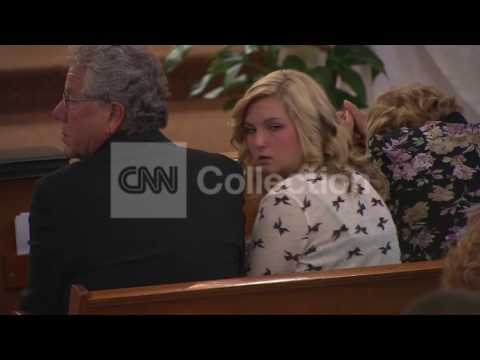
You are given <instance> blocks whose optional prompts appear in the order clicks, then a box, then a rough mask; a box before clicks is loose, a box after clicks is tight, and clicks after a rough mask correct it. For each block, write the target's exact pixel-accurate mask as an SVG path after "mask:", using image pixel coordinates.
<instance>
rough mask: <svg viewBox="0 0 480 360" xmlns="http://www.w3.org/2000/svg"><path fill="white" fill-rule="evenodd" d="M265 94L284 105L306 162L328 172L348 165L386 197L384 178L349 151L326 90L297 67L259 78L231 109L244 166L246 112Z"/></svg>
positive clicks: (248, 161)
mask: <svg viewBox="0 0 480 360" xmlns="http://www.w3.org/2000/svg"><path fill="white" fill-rule="evenodd" d="M266 97H276V98H277V99H279V100H280V101H281V102H282V103H283V104H284V105H285V108H286V110H287V114H288V116H289V118H290V119H291V120H292V121H293V123H294V126H295V128H296V130H297V133H298V136H299V139H300V144H301V147H302V151H303V158H304V163H305V164H306V165H310V166H312V167H314V168H316V169H320V168H322V167H325V168H326V171H327V173H330V174H336V173H344V174H346V173H348V171H347V170H346V167H347V166H351V167H352V168H353V169H355V170H358V171H359V172H361V173H362V174H364V175H366V176H367V177H368V178H369V181H370V183H371V184H372V186H373V187H374V188H375V189H376V190H377V191H378V193H379V194H380V195H381V196H383V197H384V198H385V199H386V198H388V182H387V180H386V178H385V177H384V176H383V174H381V173H380V172H379V171H378V170H377V169H376V168H375V167H374V166H373V165H372V164H371V163H370V161H369V160H368V159H367V157H366V156H359V155H357V154H356V153H355V152H353V151H352V144H351V139H350V136H349V135H348V132H347V131H346V129H345V128H344V127H343V126H340V125H339V124H338V123H337V118H336V111H335V108H334V107H333V105H332V103H331V102H330V100H329V98H328V97H327V95H326V93H325V91H324V90H323V89H322V88H321V87H320V85H318V83H317V82H316V81H315V80H313V79H312V78H311V77H310V76H308V75H307V74H305V73H302V72H300V71H296V70H277V71H274V72H272V73H270V74H268V75H266V76H265V77H263V78H261V79H260V80H258V81H257V82H256V83H255V84H253V85H252V86H251V87H250V89H248V90H247V92H246V93H245V95H244V96H243V98H242V99H240V100H239V101H238V103H237V104H236V106H235V108H234V109H233V135H232V145H233V146H235V147H236V148H237V150H238V152H239V161H240V162H241V164H242V165H243V166H244V167H245V168H246V167H247V166H251V165H252V159H251V155H250V153H249V151H248V147H247V144H246V141H245V138H246V133H245V127H244V120H245V115H246V112H247V110H248V108H249V106H250V105H251V104H252V103H254V102H255V101H257V100H259V99H261V98H266Z"/></svg>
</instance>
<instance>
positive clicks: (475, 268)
mask: <svg viewBox="0 0 480 360" xmlns="http://www.w3.org/2000/svg"><path fill="white" fill-rule="evenodd" d="M442 282H443V286H444V287H445V288H463V289H471V290H480V211H478V209H476V214H475V215H472V216H470V218H469V222H468V227H467V232H466V235H465V237H463V238H462V239H461V240H460V241H459V242H458V243H457V245H456V246H455V247H452V248H451V249H450V250H449V252H448V254H447V256H446V257H445V260H444V263H443V277H442Z"/></svg>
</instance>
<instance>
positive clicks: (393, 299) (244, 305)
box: [69, 261, 441, 314]
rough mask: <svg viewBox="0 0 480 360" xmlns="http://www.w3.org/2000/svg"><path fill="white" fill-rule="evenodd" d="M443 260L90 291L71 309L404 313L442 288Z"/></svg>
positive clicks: (77, 289) (74, 299)
mask: <svg viewBox="0 0 480 360" xmlns="http://www.w3.org/2000/svg"><path fill="white" fill-rule="evenodd" d="M440 275H441V262H440V261H429V262H417V263H406V264H399V265H386V266H375V267H364V268H356V269H340V270H329V271H321V272H310V273H295V274H288V275H275V276H261V277H250V278H247V277H245V278H236V279H226V280H218V281H204V282H190V283H181V284H168V285H158V286H146V287H136V288H128V289H113V290H97V291H88V290H87V289H85V288H84V287H82V286H80V285H74V286H72V289H71V292H70V309H69V313H70V314H399V313H401V312H402V311H403V310H404V309H405V307H406V306H407V305H408V304H409V303H411V302H412V301H414V300H415V299H416V298H417V297H418V296H420V295H422V294H424V293H427V292H429V291H432V290H434V289H436V288H438V287H439V280H440Z"/></svg>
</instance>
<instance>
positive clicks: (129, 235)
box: [21, 132, 244, 314]
mask: <svg viewBox="0 0 480 360" xmlns="http://www.w3.org/2000/svg"><path fill="white" fill-rule="evenodd" d="M168 141H169V140H168V139H167V138H166V137H164V136H163V135H162V134H161V133H158V132H151V133H143V134H136V135H133V136H128V135H126V134H125V133H120V134H116V135H114V136H113V137H112V138H111V139H110V141H109V142H107V143H106V144H104V145H103V146H102V147H101V148H100V149H99V151H97V153H95V154H94V155H93V156H91V157H89V158H87V159H85V160H82V161H81V162H78V163H75V164H72V165H69V166H67V167H65V168H63V169H61V170H59V171H56V172H54V173H53V174H50V175H48V176H46V177H44V178H43V179H41V180H40V181H39V182H38V184H37V186H36V189H35V192H34V195H33V201H32V208H31V214H30V236H31V243H30V244H31V250H30V269H29V281H28V288H27V289H26V291H25V292H24V296H23V298H22V302H21V308H22V310H24V311H27V312H31V313H49V314H51V313H65V312H67V310H68V294H69V288H70V286H71V284H72V283H79V284H83V285H84V286H85V287H86V288H88V289H90V290H96V289H109V288H122V287H132V286H145V285H152V284H161V283H174V282H183V281H197V280H209V279H221V278H229V277H237V276H241V275H243V274H242V271H243V258H244V215H243V193H242V194H237V195H231V194H228V193H227V192H226V191H225V190H224V188H223V190H222V191H221V192H220V193H218V194H217V195H206V194H203V193H202V191H200V189H199V187H198V185H197V181H196V178H197V175H198V173H199V171H200V170H201V169H202V168H204V167H205V166H212V165H213V166H216V167H218V168H219V169H220V170H221V171H222V173H223V175H222V176H217V175H215V174H213V173H209V174H210V176H207V177H206V183H207V185H208V187H209V188H212V187H213V185H214V184H216V183H219V182H223V181H224V180H225V177H226V176H228V175H229V174H237V175H241V174H242V171H241V168H240V166H239V165H238V163H236V162H235V161H233V160H230V159H228V158H226V157H224V156H222V155H218V154H210V153H206V152H203V151H199V150H190V149H189V150H188V151H187V209H188V210H187V218H186V219H112V218H111V217H110V200H111V195H110V180H111V179H110V152H111V151H110V143H112V142H164V143H165V142H168ZM178 149H179V148H178ZM158 156H159V157H160V156H162V154H158Z"/></svg>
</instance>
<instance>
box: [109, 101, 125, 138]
mask: <svg viewBox="0 0 480 360" xmlns="http://www.w3.org/2000/svg"><path fill="white" fill-rule="evenodd" d="M124 119H125V107H124V106H123V105H122V104H121V103H119V102H117V101H113V102H112V110H111V112H110V122H109V124H108V127H109V131H110V134H114V133H116V132H117V130H118V129H119V128H120V127H121V125H122V123H123V121H124Z"/></svg>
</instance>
